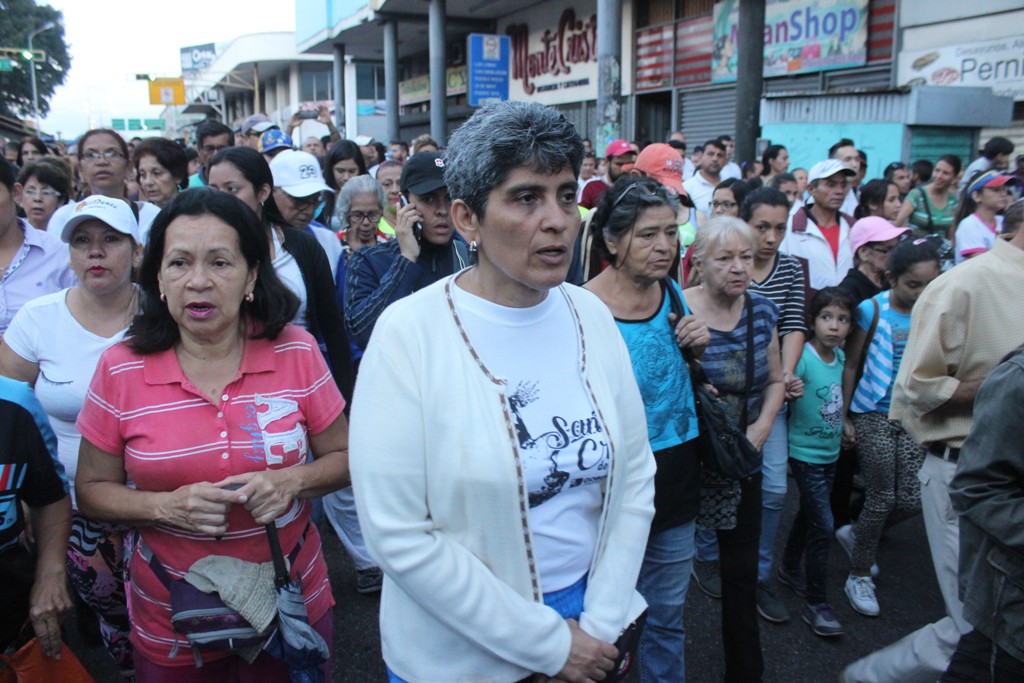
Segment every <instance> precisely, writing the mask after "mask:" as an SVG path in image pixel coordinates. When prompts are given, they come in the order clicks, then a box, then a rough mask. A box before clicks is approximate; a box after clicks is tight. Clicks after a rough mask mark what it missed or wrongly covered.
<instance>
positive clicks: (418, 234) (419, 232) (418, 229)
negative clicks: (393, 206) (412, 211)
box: [402, 194, 423, 242]
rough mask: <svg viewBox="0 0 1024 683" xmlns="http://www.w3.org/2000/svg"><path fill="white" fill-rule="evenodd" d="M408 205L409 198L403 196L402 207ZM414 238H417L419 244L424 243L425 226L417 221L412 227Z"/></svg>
mask: <svg viewBox="0 0 1024 683" xmlns="http://www.w3.org/2000/svg"><path fill="white" fill-rule="evenodd" d="M408 203H409V199H408V197H406V196H405V195H404V194H403V195H402V206H405V205H406V204H408ZM412 236H413V237H415V238H416V241H417V242H422V241H423V224H422V223H420V222H419V221H416V222H415V223H413V226H412Z"/></svg>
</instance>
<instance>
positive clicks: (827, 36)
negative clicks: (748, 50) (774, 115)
mask: <svg viewBox="0 0 1024 683" xmlns="http://www.w3.org/2000/svg"><path fill="white" fill-rule="evenodd" d="M739 5H740V3H739V0H722V1H721V2H718V3H716V4H715V12H714V44H713V49H712V54H711V80H712V81H716V82H721V81H734V80H736V54H737V44H738V42H739V41H738V33H739ZM867 37H868V0H768V3H767V6H766V7H765V21H764V75H765V77H766V78H767V77H771V76H785V75H788V74H798V73H807V72H814V71H827V70H831V69H846V68H849V67H854V66H862V65H864V64H865V63H867Z"/></svg>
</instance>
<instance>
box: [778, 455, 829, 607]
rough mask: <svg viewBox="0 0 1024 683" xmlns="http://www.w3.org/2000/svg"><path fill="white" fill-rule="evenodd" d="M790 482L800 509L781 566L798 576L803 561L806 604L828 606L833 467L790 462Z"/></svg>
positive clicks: (796, 461)
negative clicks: (793, 485) (792, 480)
mask: <svg viewBox="0 0 1024 683" xmlns="http://www.w3.org/2000/svg"><path fill="white" fill-rule="evenodd" d="M789 466H790V469H792V471H793V478H794V479H795V480H796V485H797V487H798V488H799V489H800V509H799V510H798V511H797V514H796V519H795V520H794V521H793V528H792V529H790V532H789V540H788V541H786V550H785V551H784V552H783V555H782V563H783V566H784V567H785V568H786V570H787V571H791V572H794V573H795V572H797V570H798V569H799V567H800V560H801V559H803V561H804V574H805V576H806V577H807V602H808V603H810V604H812V605H817V604H820V603H823V602H828V598H827V595H826V583H827V578H828V551H829V548H830V546H831V545H832V533H833V526H832V508H831V506H830V505H829V498H830V496H831V494H832V480H833V479H834V477H835V475H836V463H834V462H833V463H830V464H828V465H816V464H812V463H808V462H803V461H802V460H790V461H789Z"/></svg>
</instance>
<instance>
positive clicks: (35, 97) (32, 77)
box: [28, 21, 58, 135]
mask: <svg viewBox="0 0 1024 683" xmlns="http://www.w3.org/2000/svg"><path fill="white" fill-rule="evenodd" d="M57 26H58V24H57V22H56V21H48V22H46V23H45V24H43V25H42V26H40V27H39V28H37V29H36V30H35V31H32V32H30V33H29V34H28V51H29V53H30V54H31V55H32V59H31V60H30V61H29V63H28V75H29V82H30V83H31V84H32V116H33V118H34V119H35V122H36V135H38V134H39V132H40V130H41V129H42V124H41V123H40V121H39V91H38V90H37V89H36V62H35V53H34V52H32V40H33V39H34V38H35V37H36V36H37V35H39V34H40V33H42V32H43V31H49V30H50V29H51V28H57Z"/></svg>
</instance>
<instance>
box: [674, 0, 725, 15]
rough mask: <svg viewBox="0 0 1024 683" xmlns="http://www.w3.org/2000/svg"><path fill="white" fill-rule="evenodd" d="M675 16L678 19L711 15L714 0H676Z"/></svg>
mask: <svg viewBox="0 0 1024 683" xmlns="http://www.w3.org/2000/svg"><path fill="white" fill-rule="evenodd" d="M676 7H677V10H678V11H677V13H676V14H677V16H678V17H679V18H680V19H685V18H686V17H696V16H698V15H701V14H711V12H712V11H714V9H715V0H677V5H676Z"/></svg>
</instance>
